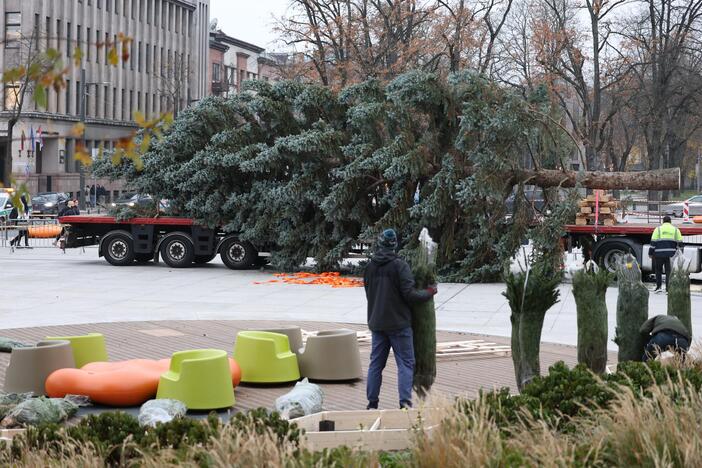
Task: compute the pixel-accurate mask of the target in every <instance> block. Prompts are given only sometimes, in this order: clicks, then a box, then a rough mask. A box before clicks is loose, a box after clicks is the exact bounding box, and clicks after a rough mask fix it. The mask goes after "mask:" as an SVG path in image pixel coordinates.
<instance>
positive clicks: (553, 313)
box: [0, 248, 702, 349]
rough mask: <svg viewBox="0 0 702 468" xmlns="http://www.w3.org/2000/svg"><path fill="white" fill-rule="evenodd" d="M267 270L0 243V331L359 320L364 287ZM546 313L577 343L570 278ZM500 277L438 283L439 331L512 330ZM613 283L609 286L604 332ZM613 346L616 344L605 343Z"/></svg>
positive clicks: (658, 309)
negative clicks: (282, 276) (277, 276)
mask: <svg viewBox="0 0 702 468" xmlns="http://www.w3.org/2000/svg"><path fill="white" fill-rule="evenodd" d="M271 278H272V274H271V273H270V272H261V271H232V270H229V269H227V268H226V267H225V266H224V265H223V264H222V263H221V262H220V261H219V259H216V260H214V261H213V262H212V263H210V264H208V265H204V266H199V267H194V268H188V269H172V268H169V267H167V266H166V265H165V264H163V263H160V264H158V265H154V264H148V265H136V264H135V265H134V266H129V267H113V266H111V265H109V264H108V263H107V262H105V260H104V259H100V258H98V256H97V250H96V249H95V248H86V249H85V252H83V251H82V250H81V249H73V250H69V251H67V252H66V254H63V253H62V252H61V251H60V250H58V249H32V250H17V251H15V252H14V253H11V252H10V251H9V249H0V285H2V292H3V298H2V300H0V329H6V328H20V327H33V326H47V325H67V324H77V323H95V322H121V321H145V320H204V319H207V320H221V319H227V320H281V321H286V322H290V321H325V322H346V323H360V324H363V323H365V320H366V300H365V296H364V293H363V288H347V289H333V288H331V287H328V286H318V285H291V284H282V283H269V284H260V285H256V284H254V282H256V281H266V280H268V279H271ZM560 290H561V301H560V302H559V303H558V304H556V305H555V306H554V307H553V308H552V309H551V310H549V311H548V313H547V314H546V319H545V323H544V330H543V338H542V339H543V341H544V342H553V343H561V344H569V345H575V344H576V342H577V328H576V312H575V301H574V299H573V295H572V293H571V286H570V284H563V285H562V286H561V287H560ZM503 291H504V285H503V284H471V285H465V284H449V283H446V284H441V285H439V294H438V295H437V297H436V304H437V328H438V329H441V330H451V331H461V332H467V333H478V334H487V335H497V336H509V335H510V332H511V328H510V322H509V315H510V311H509V306H508V305H507V302H506V300H505V298H504V297H503V296H502V292H503ZM616 301H617V288H616V287H612V288H610V289H609V291H608V293H607V304H608V308H609V330H610V339H611V338H613V336H614V327H615V319H616ZM692 304H693V306H692V307H693V327H694V328H695V330H696V331H702V295H700V294H694V295H693V298H692ZM649 311H650V314H651V315H654V314H664V313H665V312H666V296H665V294H655V295H654V294H651V297H650V300H649ZM610 349H616V345H614V343H610Z"/></svg>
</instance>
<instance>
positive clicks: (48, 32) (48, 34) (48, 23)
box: [44, 16, 51, 49]
mask: <svg viewBox="0 0 702 468" xmlns="http://www.w3.org/2000/svg"><path fill="white" fill-rule="evenodd" d="M44 32H45V33H46V48H47V49H48V48H49V47H51V42H49V41H50V40H51V16H47V17H46V31H44Z"/></svg>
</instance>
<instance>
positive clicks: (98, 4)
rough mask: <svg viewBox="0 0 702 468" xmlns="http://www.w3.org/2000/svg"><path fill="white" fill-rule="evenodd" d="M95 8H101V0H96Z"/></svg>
mask: <svg viewBox="0 0 702 468" xmlns="http://www.w3.org/2000/svg"><path fill="white" fill-rule="evenodd" d="M97 7H98V8H102V0H97Z"/></svg>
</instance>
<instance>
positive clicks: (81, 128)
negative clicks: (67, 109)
mask: <svg viewBox="0 0 702 468" xmlns="http://www.w3.org/2000/svg"><path fill="white" fill-rule="evenodd" d="M83 133H85V124H84V123H83V122H78V123H77V124H75V125H74V126H73V127H71V131H70V134H71V136H73V137H76V138H80V137H82V136H83Z"/></svg>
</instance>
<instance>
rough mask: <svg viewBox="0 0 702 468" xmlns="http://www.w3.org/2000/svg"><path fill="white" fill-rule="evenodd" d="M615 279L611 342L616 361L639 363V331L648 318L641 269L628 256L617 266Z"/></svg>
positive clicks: (642, 344) (642, 341) (641, 339)
mask: <svg viewBox="0 0 702 468" xmlns="http://www.w3.org/2000/svg"><path fill="white" fill-rule="evenodd" d="M617 279H618V286H619V295H618V296H617V328H616V331H615V337H614V342H615V343H616V344H617V346H619V353H618V355H617V360H618V361H619V362H624V361H640V360H641V356H643V354H644V348H645V346H646V340H645V339H644V336H643V335H642V334H641V333H639V329H640V328H641V325H642V324H643V323H644V322H645V321H646V320H647V319H648V288H646V286H645V285H644V284H643V283H642V282H641V270H640V269H639V265H638V263H636V259H635V258H634V257H633V256H632V255H629V256H628V257H627V258H626V261H625V262H622V263H621V264H619V265H618V267H617Z"/></svg>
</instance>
